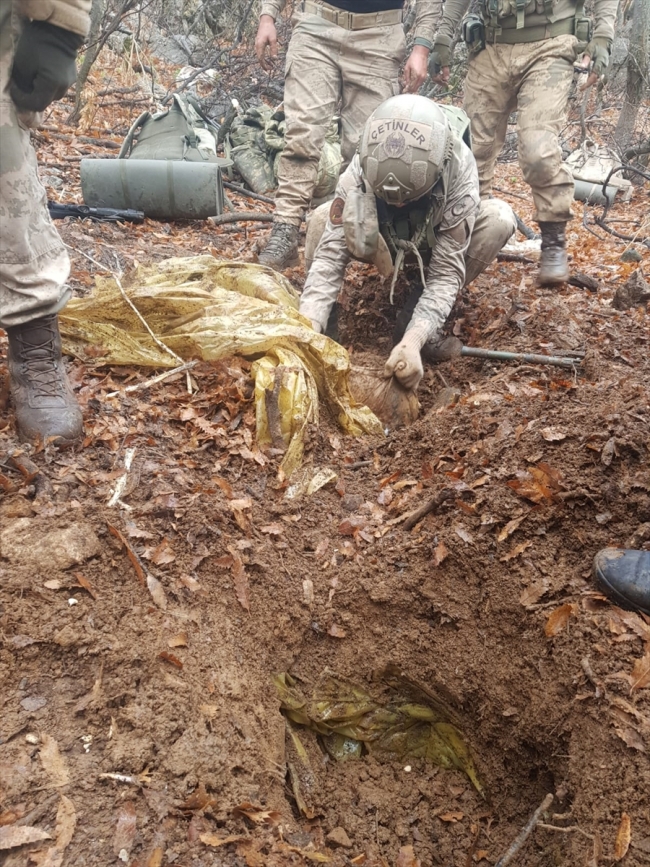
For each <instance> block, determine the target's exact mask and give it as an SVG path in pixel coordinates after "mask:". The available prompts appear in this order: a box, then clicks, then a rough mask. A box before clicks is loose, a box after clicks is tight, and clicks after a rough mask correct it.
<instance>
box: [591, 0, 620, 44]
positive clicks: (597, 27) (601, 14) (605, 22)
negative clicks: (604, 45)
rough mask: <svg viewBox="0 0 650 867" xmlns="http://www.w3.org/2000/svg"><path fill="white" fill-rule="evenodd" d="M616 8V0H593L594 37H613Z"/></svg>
mask: <svg viewBox="0 0 650 867" xmlns="http://www.w3.org/2000/svg"><path fill="white" fill-rule="evenodd" d="M617 10H618V0H595V2H594V37H599V38H603V39H610V40H611V39H613V38H614V25H615V24H616V12H617Z"/></svg>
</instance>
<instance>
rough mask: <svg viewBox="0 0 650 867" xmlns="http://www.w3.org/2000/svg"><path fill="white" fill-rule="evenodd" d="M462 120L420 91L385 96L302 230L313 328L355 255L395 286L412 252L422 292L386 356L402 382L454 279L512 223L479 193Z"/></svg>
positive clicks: (493, 247) (418, 366)
mask: <svg viewBox="0 0 650 867" xmlns="http://www.w3.org/2000/svg"><path fill="white" fill-rule="evenodd" d="M467 127H468V121H467V118H466V116H465V115H464V114H463V113H462V112H461V111H460V110H459V109H453V108H451V109H450V108H449V107H447V106H440V105H437V104H436V103H434V102H432V101H431V100H430V99H427V98H426V97H423V96H416V95H411V94H404V95H402V96H394V97H391V98H390V99H387V100H386V101H385V102H383V103H382V104H381V105H380V106H379V107H378V108H377V109H376V110H375V111H374V113H373V114H372V115H371V116H370V118H369V119H368V121H367V123H366V125H365V127H364V130H363V133H362V135H361V142H360V145H359V151H358V153H357V154H356V155H355V156H354V158H353V160H352V162H351V163H350V165H349V166H348V168H347V169H346V171H345V172H344V173H343V174H342V175H341V177H340V178H339V182H338V186H337V188H336V194H335V198H334V201H333V202H331V203H327V204H326V205H321V207H320V208H319V209H317V210H316V211H315V213H314V215H313V217H312V218H311V221H310V224H309V228H308V231H307V242H306V246H305V258H306V265H307V267H309V273H308V275H307V280H306V281H305V287H304V290H303V294H302V297H301V301H300V312H301V313H302V314H303V315H304V316H307V317H308V318H309V319H310V320H311V322H312V324H313V327H314V328H315V329H316V330H317V331H319V332H324V331H325V329H326V327H327V322H328V318H329V315H330V311H331V310H332V307H333V305H334V303H335V302H336V299H337V297H338V294H339V292H340V290H341V286H342V284H343V280H344V278H345V270H346V267H347V265H348V263H349V262H350V261H351V260H352V259H360V260H362V261H368V262H373V263H374V264H375V265H376V266H377V268H378V270H379V271H380V273H382V274H383V275H385V276H388V275H391V274H392V285H391V295H392V291H393V288H394V285H395V281H396V279H397V276H398V274H399V271H400V269H401V267H402V264H403V262H404V259H405V257H411V256H412V257H414V258H415V259H416V260H417V262H418V265H419V268H420V275H421V279H422V285H423V290H422V294H421V296H420V298H419V300H418V302H417V305H416V306H415V309H414V311H413V314H412V316H411V318H410V321H409V322H408V325H407V327H406V333H405V334H404V336H403V338H402V339H401V341H400V342H399V343H398V344H397V346H395V348H394V349H393V351H392V352H391V354H390V357H389V358H388V361H387V362H386V366H385V376H386V377H387V378H388V377H391V376H393V375H394V376H395V377H396V378H397V380H398V381H399V382H400V383H401V384H402V385H403V386H404V387H405V388H407V389H415V388H417V386H418V384H419V382H420V380H421V378H422V376H423V368H422V359H421V354H420V353H421V351H422V350H423V349H426V348H433V347H435V345H436V344H437V343H438V342H439V341H440V337H441V332H442V328H443V326H444V324H445V321H446V320H447V317H448V316H449V313H450V312H451V309H452V307H453V304H454V301H455V300H456V296H457V295H458V292H459V290H460V288H461V287H462V286H464V285H467V284H468V283H470V282H471V281H472V280H473V279H474V278H475V277H477V276H478V275H479V274H480V273H481V272H482V271H484V270H485V268H487V266H488V265H489V264H490V262H492V261H493V259H494V258H495V257H496V255H497V253H498V252H499V250H500V249H501V248H502V247H503V245H504V244H505V243H506V242H507V241H508V239H509V238H510V237H511V236H512V235H513V233H514V232H515V229H516V223H515V217H514V214H513V212H512V209H511V208H510V207H509V206H508V205H507V204H506V203H505V202H502V201H500V200H498V199H486V200H484V201H481V200H480V197H479V180H478V173H477V169H476V163H475V161H474V157H473V156H472V152H471V150H470V148H469V146H468V141H469V139H468V132H467ZM312 257H313V258H312ZM427 260H428V264H426V263H427ZM425 268H426V273H425Z"/></svg>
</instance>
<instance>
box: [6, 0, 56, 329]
mask: <svg viewBox="0 0 650 867" xmlns="http://www.w3.org/2000/svg"><path fill="white" fill-rule="evenodd" d="M17 32H18V29H17V22H16V21H15V20H12V3H11V0H0V137H1V138H2V146H1V147H0V326H2V327H3V328H7V327H9V326H11V325H20V324H21V323H23V322H29V321H31V320H32V319H36V318H38V317H39V316H46V315H48V314H50V313H56V312H57V311H58V310H60V309H61V308H62V307H64V306H65V304H66V302H67V300H68V297H69V294H70V293H69V291H68V290H67V288H66V286H65V281H66V280H67V279H68V274H69V273H70V262H69V259H68V254H67V252H66V249H65V247H64V245H63V242H62V241H61V238H60V237H59V233H58V232H57V231H56V229H55V228H54V226H53V225H52V221H51V219H50V216H49V214H48V210H47V195H46V192H45V189H44V187H43V185H42V184H41V182H40V181H39V179H38V170H37V166H36V154H35V152H34V148H33V147H32V144H31V141H30V136H29V127H33V126H36V125H37V124H38V123H39V122H40V115H36V114H33V113H29V114H27V115H23V114H21V115H20V116H19V115H18V113H17V111H16V107H15V105H14V104H13V102H12V100H11V97H10V96H9V91H8V84H9V75H10V73H11V65H12V60H13V45H14V39H15V36H16V35H17Z"/></svg>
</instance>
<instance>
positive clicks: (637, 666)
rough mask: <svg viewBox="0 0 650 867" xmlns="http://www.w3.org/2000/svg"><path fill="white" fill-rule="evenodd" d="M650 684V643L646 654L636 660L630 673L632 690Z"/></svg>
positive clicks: (643, 687)
mask: <svg viewBox="0 0 650 867" xmlns="http://www.w3.org/2000/svg"><path fill="white" fill-rule="evenodd" d="M648 686H650V645H648V648H647V650H646V652H645V654H644V655H643V656H642V657H640V658H639V659H637V660H636V662H635V663H634V668H633V669H632V674H631V675H630V691H634V690H635V689H645V688H646V687H648Z"/></svg>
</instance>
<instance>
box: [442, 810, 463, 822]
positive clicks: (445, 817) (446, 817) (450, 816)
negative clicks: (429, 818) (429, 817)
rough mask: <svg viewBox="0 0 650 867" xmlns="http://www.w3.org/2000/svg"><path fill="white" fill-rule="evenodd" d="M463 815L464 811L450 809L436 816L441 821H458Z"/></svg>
mask: <svg viewBox="0 0 650 867" xmlns="http://www.w3.org/2000/svg"><path fill="white" fill-rule="evenodd" d="M464 817H465V814H464V813H461V812H459V811H453V810H450V811H449V812H448V813H441V814H440V815H439V816H438V818H439V819H441V820H442V821H443V822H460V820H461V819H463V818H464Z"/></svg>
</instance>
